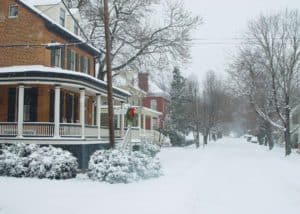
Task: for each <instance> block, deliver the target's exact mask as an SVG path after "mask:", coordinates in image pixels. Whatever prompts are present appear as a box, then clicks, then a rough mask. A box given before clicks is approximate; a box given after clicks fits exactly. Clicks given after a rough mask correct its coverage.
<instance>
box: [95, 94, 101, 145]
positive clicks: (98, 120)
mask: <svg viewBox="0 0 300 214" xmlns="http://www.w3.org/2000/svg"><path fill="white" fill-rule="evenodd" d="M96 99H97V107H96V108H97V111H96V123H97V127H98V139H101V95H100V94H97V96H96Z"/></svg>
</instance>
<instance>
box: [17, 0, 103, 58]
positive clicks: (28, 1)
mask: <svg viewBox="0 0 300 214" xmlns="http://www.w3.org/2000/svg"><path fill="white" fill-rule="evenodd" d="M18 1H19V2H20V3H22V4H23V5H25V6H26V7H28V8H29V9H30V10H32V11H33V12H35V13H36V14H38V15H39V16H40V17H42V18H43V19H44V20H46V21H48V22H49V23H51V24H52V25H53V26H55V27H57V28H59V29H60V30H62V31H63V32H65V33H67V34H68V35H69V36H71V37H73V38H74V39H76V40H78V41H79V42H82V44H84V45H86V46H88V47H89V48H91V49H92V50H93V51H94V52H96V53H97V54H100V53H101V51H100V50H99V49H97V48H96V47H94V46H93V45H91V44H88V43H87V41H86V40H84V39H83V38H81V37H80V36H78V35H76V34H75V33H73V32H71V31H69V30H68V29H66V28H65V27H63V26H61V25H60V24H59V23H57V22H55V21H54V20H53V19H51V18H50V17H48V16H47V15H45V14H44V13H42V12H41V11H40V10H38V9H37V8H36V7H35V6H34V2H38V0H18ZM47 1H49V2H50V1H51V2H55V1H58V0H45V1H43V2H47ZM59 2H60V1H59ZM40 5H41V4H40Z"/></svg>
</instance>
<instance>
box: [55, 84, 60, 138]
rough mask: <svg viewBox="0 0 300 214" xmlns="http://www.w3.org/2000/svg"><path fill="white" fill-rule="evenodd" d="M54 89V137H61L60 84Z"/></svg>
mask: <svg viewBox="0 0 300 214" xmlns="http://www.w3.org/2000/svg"><path fill="white" fill-rule="evenodd" d="M54 91H55V92H54V93H55V94H54V138H59V137H60V136H59V123H60V121H59V116H60V86H55V89H54Z"/></svg>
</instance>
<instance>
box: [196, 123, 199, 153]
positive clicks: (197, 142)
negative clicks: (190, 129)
mask: <svg viewBox="0 0 300 214" xmlns="http://www.w3.org/2000/svg"><path fill="white" fill-rule="evenodd" d="M196 132H197V133H196V148H197V149H198V148H199V146H200V143H199V139H200V136H199V124H198V123H196Z"/></svg>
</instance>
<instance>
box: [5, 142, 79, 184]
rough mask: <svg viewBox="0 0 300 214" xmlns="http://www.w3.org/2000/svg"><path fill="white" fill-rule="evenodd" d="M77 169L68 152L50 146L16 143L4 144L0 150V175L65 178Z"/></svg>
mask: <svg viewBox="0 0 300 214" xmlns="http://www.w3.org/2000/svg"><path fill="white" fill-rule="evenodd" d="M77 169H78V163H77V160H76V158H75V157H73V156H72V154H71V153H70V152H68V151H64V150H62V149H60V148H54V147H52V146H48V147H39V146H37V145H26V144H22V143H18V144H13V145H10V146H4V147H3V148H2V149H1V152H0V175H5V176H13V177H38V178H49V179H67V178H73V177H75V176H76V174H77Z"/></svg>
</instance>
